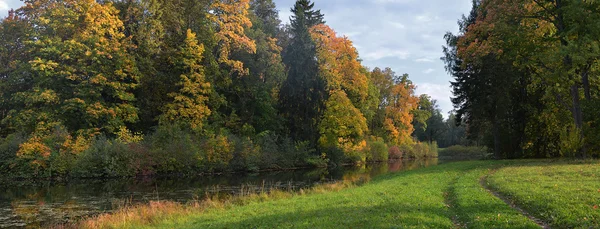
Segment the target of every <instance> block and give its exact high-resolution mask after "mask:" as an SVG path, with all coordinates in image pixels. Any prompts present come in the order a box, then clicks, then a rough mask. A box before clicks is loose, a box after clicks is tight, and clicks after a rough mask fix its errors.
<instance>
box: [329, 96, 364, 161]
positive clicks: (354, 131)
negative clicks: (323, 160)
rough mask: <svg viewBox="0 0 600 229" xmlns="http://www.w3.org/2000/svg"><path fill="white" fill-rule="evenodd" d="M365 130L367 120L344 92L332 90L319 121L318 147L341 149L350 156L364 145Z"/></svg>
mask: <svg viewBox="0 0 600 229" xmlns="http://www.w3.org/2000/svg"><path fill="white" fill-rule="evenodd" d="M367 132H368V127H367V120H366V119H365V117H363V115H362V113H361V112H360V110H358V109H357V108H356V107H354V105H353V104H352V102H351V101H350V99H348V97H347V96H346V93H345V92H344V91H342V90H335V91H332V93H331V95H330V96H329V99H328V100H327V102H326V103H325V112H324V114H323V118H322V120H321V122H320V123H319V134H320V138H319V147H321V148H322V149H329V148H336V149H341V150H342V151H343V152H344V153H345V154H346V155H347V156H352V155H354V154H356V152H358V151H361V150H362V148H363V147H365V146H366V142H365V141H364V136H365V135H366V133H367ZM362 161H364V158H363V159H362Z"/></svg>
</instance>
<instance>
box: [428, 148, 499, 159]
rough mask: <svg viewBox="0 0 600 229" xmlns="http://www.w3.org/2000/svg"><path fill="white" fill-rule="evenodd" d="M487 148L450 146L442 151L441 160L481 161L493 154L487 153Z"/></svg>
mask: <svg viewBox="0 0 600 229" xmlns="http://www.w3.org/2000/svg"><path fill="white" fill-rule="evenodd" d="M487 151H488V150H487V148H486V147H479V146H460V145H458V146H450V147H448V148H445V149H443V150H440V153H439V154H440V155H439V158H440V159H444V160H480V159H485V158H487V157H488V156H491V154H488V153H487Z"/></svg>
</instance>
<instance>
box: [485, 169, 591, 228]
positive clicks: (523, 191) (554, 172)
mask: <svg viewBox="0 0 600 229" xmlns="http://www.w3.org/2000/svg"><path fill="white" fill-rule="evenodd" d="M488 182H489V184H490V186H491V187H492V188H493V189H495V190H496V191H498V192H500V193H502V194H503V195H505V196H507V197H508V198H510V199H511V200H513V201H514V202H515V204H516V205H518V206H521V207H522V208H523V209H524V210H525V211H527V212H529V213H531V214H532V215H534V216H535V217H538V218H540V219H542V220H544V221H546V222H547V223H549V224H550V226H551V227H553V228H600V162H598V161H594V162H585V163H584V162H550V161H545V162H534V163H528V164H524V165H521V166H510V167H504V168H501V169H499V170H498V171H496V172H495V173H493V174H492V175H490V177H489V178H488Z"/></svg>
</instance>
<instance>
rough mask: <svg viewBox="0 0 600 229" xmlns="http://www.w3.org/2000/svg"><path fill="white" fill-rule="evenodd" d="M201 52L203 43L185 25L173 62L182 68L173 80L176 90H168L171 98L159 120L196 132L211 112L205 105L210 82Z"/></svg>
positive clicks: (200, 128)
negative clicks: (182, 39)
mask: <svg viewBox="0 0 600 229" xmlns="http://www.w3.org/2000/svg"><path fill="white" fill-rule="evenodd" d="M203 52H204V46H202V45H201V44H198V40H197V39H196V34H194V33H193V32H192V31H191V30H189V29H188V31H187V36H186V38H185V41H184V45H183V46H182V47H181V51H180V53H179V57H178V58H177V66H178V67H179V68H181V69H182V70H181V71H182V72H183V74H181V76H180V80H179V83H177V86H178V87H179V91H178V92H175V93H171V94H169V96H170V97H171V98H172V99H173V101H172V102H171V103H168V104H167V105H166V106H165V108H164V113H163V115H162V117H161V121H162V122H165V123H175V124H178V125H181V126H183V127H187V128H189V129H191V130H194V131H197V132H199V131H201V130H202V127H203V125H204V121H205V120H206V118H207V117H208V116H209V115H210V112H211V111H210V109H209V108H208V107H207V106H206V101H207V100H208V96H207V95H208V94H209V93H210V83H208V82H206V80H205V77H204V70H203V66H202V53H203Z"/></svg>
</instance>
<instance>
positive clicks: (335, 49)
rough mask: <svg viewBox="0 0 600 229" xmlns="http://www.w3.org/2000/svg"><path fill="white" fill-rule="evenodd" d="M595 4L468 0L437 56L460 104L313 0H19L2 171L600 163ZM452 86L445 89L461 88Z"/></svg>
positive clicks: (5, 29)
mask: <svg viewBox="0 0 600 229" xmlns="http://www.w3.org/2000/svg"><path fill="white" fill-rule="evenodd" d="M599 12H600V3H598V2H594V1H536V0H509V1H505V0H486V1H481V0H474V1H473V9H472V12H471V13H470V14H469V15H467V16H464V17H463V18H462V19H461V20H459V25H460V31H459V33H457V34H452V33H447V34H446V36H445V39H446V43H447V45H446V46H444V47H443V57H442V58H441V59H442V61H444V63H445V64H446V69H447V71H448V72H449V73H450V74H451V75H452V76H453V82H452V89H451V90H453V93H454V97H453V98H452V102H453V103H454V106H455V108H456V110H455V111H451V112H450V113H449V117H448V119H446V120H445V119H444V117H443V115H442V111H441V110H440V109H439V107H438V105H437V102H436V101H435V100H434V99H432V98H431V97H430V96H428V95H417V94H416V92H415V89H416V87H417V85H415V84H414V83H413V82H412V81H411V80H410V79H409V76H408V74H397V73H395V72H394V71H393V70H392V69H391V68H386V67H381V68H374V69H369V68H368V67H365V66H363V64H362V61H361V59H360V56H359V53H358V51H357V49H356V47H355V46H354V44H353V42H352V41H351V40H350V39H349V38H348V37H346V36H341V35H339V34H337V33H336V32H335V31H334V29H333V28H331V27H329V26H328V25H327V23H326V18H325V15H324V14H322V13H321V11H320V10H318V9H315V7H314V3H312V2H311V1H309V0H298V1H296V3H295V5H294V6H293V7H292V9H291V13H292V16H291V17H290V23H289V24H283V23H282V22H281V20H280V19H279V11H278V10H277V8H276V6H275V4H274V2H273V1H272V0H200V1H198V0H193V1H192V0H184V1H174V0H102V1H96V0H60V1H59V0H25V1H24V6H22V7H20V8H18V9H16V10H11V11H10V12H9V14H8V16H7V17H6V18H4V19H2V21H1V22H0V38H1V39H0V120H1V121H0V171H1V172H2V173H3V174H7V176H10V177H18V178H32V177H35V178H48V177H52V178H57V177H58V178H64V177H131V176H147V175H155V174H198V173H219V172H224V171H260V170H277V169H290V168H299V167H324V166H328V165H342V164H360V163H365V162H374V161H387V160H389V159H402V158H405V159H406V158H425V157H436V156H437V152H438V146H439V147H442V148H446V147H449V146H453V145H463V146H472V145H475V146H486V147H487V148H486V149H488V150H489V152H490V153H491V155H492V157H494V158H497V159H502V158H548V157H579V158H588V157H595V156H598V154H597V153H596V152H599V151H598V148H599V147H600V145H599V144H598V143H599V142H600V132H599V131H600V128H597V125H598V122H600V120H599V117H600V116H599V115H598V111H600V98H599V96H600V94H599V93H598V91H599V90H598V89H599V86H600V80H599V79H598V75H599V72H600V65H599V63H600V62H599V61H598V60H599V57H600V47H599V45H598V39H597V38H598V37H600V36H599V35H600V13H599ZM449 90H450V89H449Z"/></svg>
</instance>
